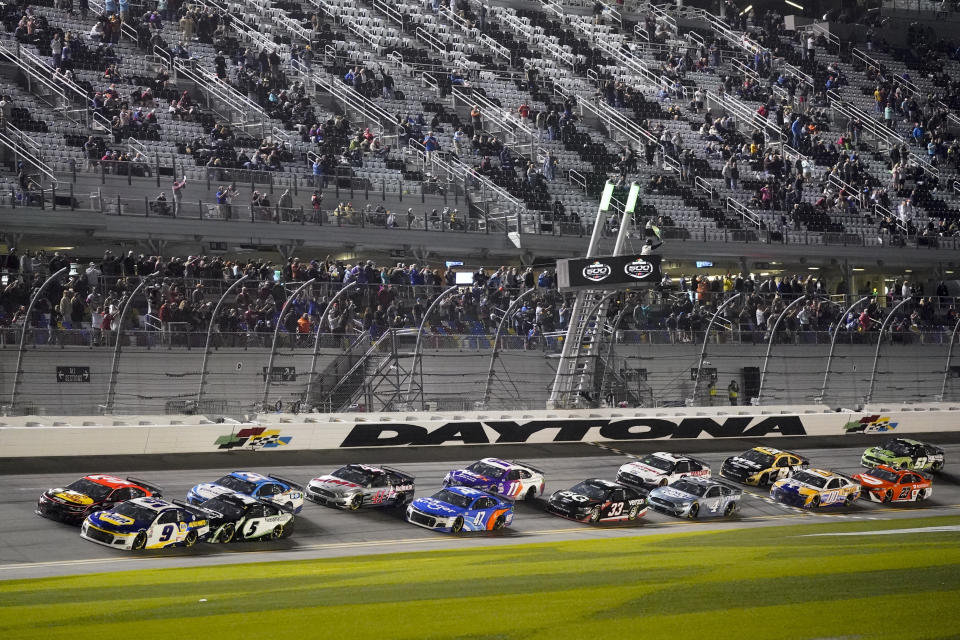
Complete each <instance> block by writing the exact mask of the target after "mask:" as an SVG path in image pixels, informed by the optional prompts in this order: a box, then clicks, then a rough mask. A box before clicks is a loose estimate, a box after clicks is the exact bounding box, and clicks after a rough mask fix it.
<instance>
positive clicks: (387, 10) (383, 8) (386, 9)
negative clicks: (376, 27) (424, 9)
mask: <svg viewBox="0 0 960 640" xmlns="http://www.w3.org/2000/svg"><path fill="white" fill-rule="evenodd" d="M373 6H374V7H375V8H376V9H377V10H378V11H379V12H380V13H382V14H383V15H385V16H387V17H388V18H390V19H391V20H393V21H394V22H396V23H397V24H398V25H400V28H401V29H403V14H401V13H400V12H399V11H397V10H396V9H395V8H394V7H393V6H392V5H390V4H388V3H386V2H384V1H383V0H373Z"/></svg>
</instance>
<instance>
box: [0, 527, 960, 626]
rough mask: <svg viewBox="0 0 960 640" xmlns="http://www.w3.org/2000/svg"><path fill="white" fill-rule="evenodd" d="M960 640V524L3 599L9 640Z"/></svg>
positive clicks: (167, 574) (229, 572) (488, 556)
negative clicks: (682, 639) (923, 529)
mask: <svg viewBox="0 0 960 640" xmlns="http://www.w3.org/2000/svg"><path fill="white" fill-rule="evenodd" d="M951 526H952V527H957V528H955V529H953V530H941V531H923V532H918V531H911V532H903V533H892V534H885V535H859V533H858V534H857V535H841V536H834V535H828V536H825V535H808V534H825V533H854V532H869V531H880V530H899V529H905V528H930V527H951ZM958 637H960V517H958V516H948V517H937V518H910V519H907V518H904V519H896V520H886V521H866V520H864V521H844V522H831V523H829V524H807V525H790V526H782V527H781V526H777V527H766V528H759V529H737V530H728V531H721V532H716V531H695V532H692V533H672V534H670V533H668V534H663V535H651V536H638V537H630V538H612V539H601V540H597V539H592V540H578V541H573V542H559V543H546V544H530V545H511V546H496V547H485V548H471V549H464V550H462V551H433V552H416V553H396V554H390V555H377V556H361V557H350V558H336V559H318V560H311V561H297V562H268V563H251V564H236V565H225V566H214V567H197V568H186V569H158V570H138V571H125V572H115V573H103V574H96V575H84V576H70V577H59V578H43V579H36V580H11V581H5V582H0V638H3V639H5V640H10V639H14V638H17V639H19V638H43V639H44V640H53V639H58V638H71V639H77V638H107V639H109V638H131V639H133V640H144V639H147V638H204V639H205V640H209V639H213V638H237V639H239V640H257V639H260V638H264V639H269V640H276V639H281V638H297V639H310V640H312V639H314V638H322V639H327V638H330V639H338V640H339V639H344V640H347V639H349V640H353V639H359V638H378V639H406V638H411V639H413V638H416V639H423V638H444V639H446V638H511V639H513V638H516V639H524V640H526V639H540V638H542V639H544V640H556V639H559V638H576V639H578V640H579V639H585V638H586V639H592V638H631V639H638V640H639V639H646V638H651V639H660V638H666V639H669V640H678V639H681V638H696V639H698V640H703V639H711V640H721V639H726V638H731V639H733V638H735V639H737V640H750V639H758V640H760V639H762V640H773V639H776V638H790V639H794V638H801V639H807V638H809V639H813V638H891V639H897V640H921V639H928V638H958Z"/></svg>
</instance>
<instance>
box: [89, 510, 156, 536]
mask: <svg viewBox="0 0 960 640" xmlns="http://www.w3.org/2000/svg"><path fill="white" fill-rule="evenodd" d="M87 522H89V523H90V524H92V525H93V526H95V527H98V528H100V529H105V530H107V531H114V532H116V533H133V532H136V531H140V530H141V529H145V528H146V527H148V526H149V525H150V523H149V522H140V521H137V520H134V519H133V518H131V517H129V516H124V515H121V514H119V513H116V512H114V511H99V512H97V513H94V514H92V515H90V516H89V517H87Z"/></svg>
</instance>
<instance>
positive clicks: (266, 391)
mask: <svg viewBox="0 0 960 640" xmlns="http://www.w3.org/2000/svg"><path fill="white" fill-rule="evenodd" d="M316 281H317V279H316V278H311V279H310V280H307V281H306V282H304V283H303V284H302V285H300V286H299V287H297V289H296V291H294V292H293V293H292V294H290V296H289V297H288V298H287V299H286V300H285V301H284V302H283V307H281V309H280V315H279V316H277V326H275V327H274V328H273V341H272V342H271V343H270V358H269V359H268V360H267V370H266V372H265V373H264V375H263V378H264V380H263V405H262V406H263V408H264V409H266V406H267V398H268V397H269V396H270V383H271V382H272V380H271V378H272V376H271V372H272V371H273V359H274V357H275V356H276V354H277V336H279V335H280V327H282V326H283V317H284V316H285V315H286V313H287V308H288V307H289V306H290V303H291V302H292V301H293V299H294V298H296V297H297V296H298V295H300V292H301V291H303V290H304V289H306V288H307V287H309V286H310V285H311V284H313V283H314V282H316Z"/></svg>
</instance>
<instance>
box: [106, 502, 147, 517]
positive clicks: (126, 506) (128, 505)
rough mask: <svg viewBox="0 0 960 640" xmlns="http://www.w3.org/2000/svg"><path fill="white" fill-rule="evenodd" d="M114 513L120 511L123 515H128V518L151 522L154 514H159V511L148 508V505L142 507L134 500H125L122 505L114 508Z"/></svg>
mask: <svg viewBox="0 0 960 640" xmlns="http://www.w3.org/2000/svg"><path fill="white" fill-rule="evenodd" d="M113 512H114V513H119V514H120V515H122V516H127V517H128V518H133V519H134V520H136V521H138V522H144V521H146V522H150V521H152V520H153V518H154V516H156V515H157V512H156V511H154V510H153V509H147V508H146V507H141V506H140V505H138V504H134V503H132V502H124V503H123V504H122V505H120V506H119V507H117V508H116V509H114V510H113Z"/></svg>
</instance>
